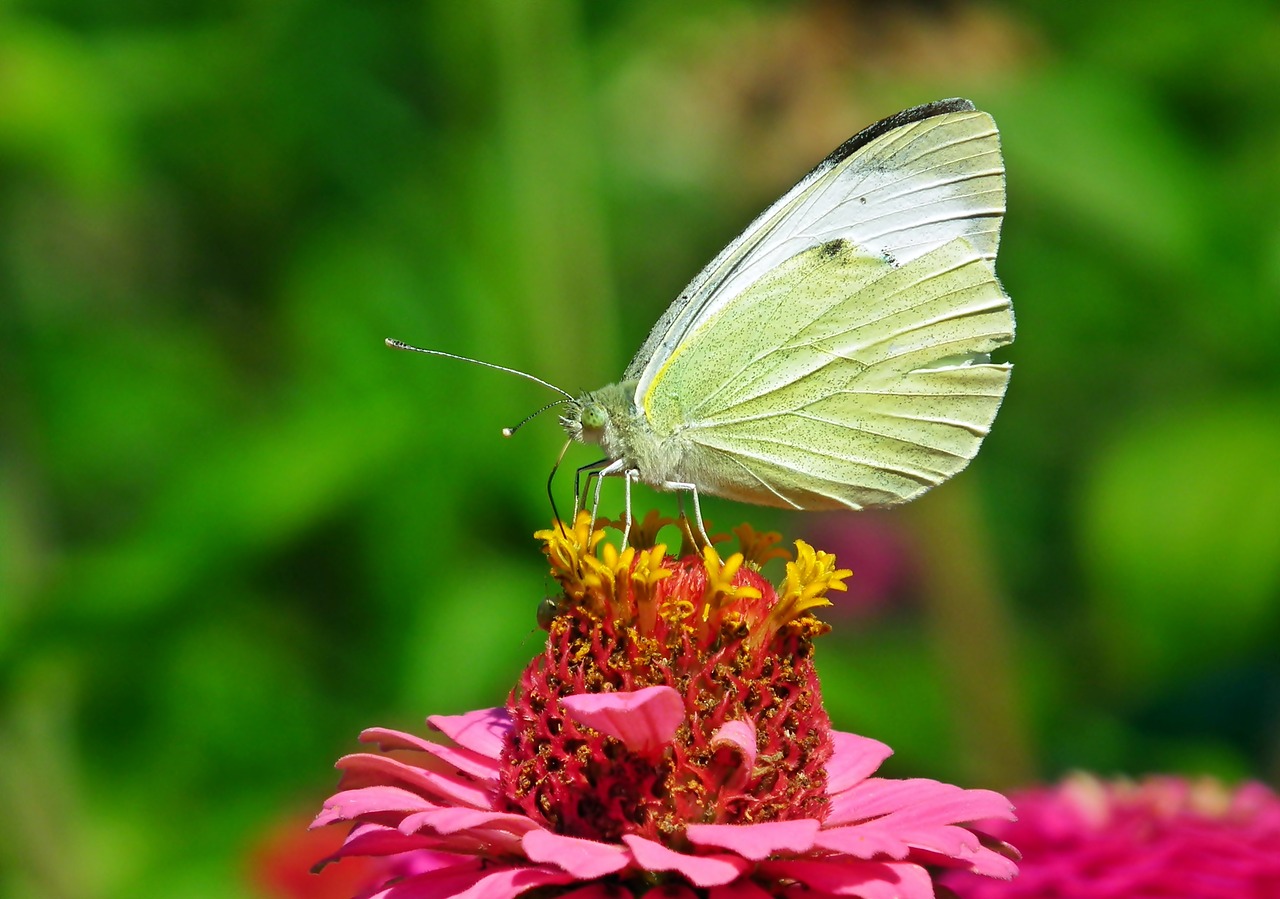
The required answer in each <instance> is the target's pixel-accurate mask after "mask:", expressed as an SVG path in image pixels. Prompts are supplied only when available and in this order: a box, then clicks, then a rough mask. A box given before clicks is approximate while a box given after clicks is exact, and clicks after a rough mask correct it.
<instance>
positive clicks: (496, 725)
mask: <svg viewBox="0 0 1280 899" xmlns="http://www.w3.org/2000/svg"><path fill="white" fill-rule="evenodd" d="M427 723H428V724H430V725H431V726H432V727H434V728H435V729H436V730H438V731H440V732H441V733H443V734H444V735H445V736H446V737H448V738H449V739H450V740H452V741H453V742H455V743H457V744H458V745H459V746H461V747H463V748H464V749H470V750H471V751H472V752H478V753H479V754H480V755H482V756H485V757H486V758H490V759H493V760H494V761H497V760H498V759H500V758H501V757H502V747H503V746H504V745H505V744H506V741H507V734H509V733H510V732H511V718H510V717H508V716H507V710H506V709H504V708H501V707H499V708H493V709H479V710H478V711H475V712H467V713H466V714H465V715H432V716H431V717H430V718H428V719H427Z"/></svg>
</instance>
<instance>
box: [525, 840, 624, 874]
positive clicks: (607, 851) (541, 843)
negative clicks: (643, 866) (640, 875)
mask: <svg viewBox="0 0 1280 899" xmlns="http://www.w3.org/2000/svg"><path fill="white" fill-rule="evenodd" d="M520 845H521V846H522V847H524V852H525V855H527V856H528V857H529V860H530V861H534V862H542V863H544V864H548V865H555V866H556V867H558V868H561V869H563V870H565V871H568V872H569V873H570V874H572V875H573V876H574V877H575V878H577V879H579V880H594V879H595V878H597V877H604V876H605V875H606V874H614V873H616V872H618V871H621V870H622V869H623V868H625V867H627V865H629V864H631V853H630V852H628V851H627V850H626V849H625V848H624V847H622V846H618V845H613V844H609V843H598V842H596V841H595V840H584V839H579V838H578V837H566V836H561V835H560V834H555V833H552V832H551V831H549V830H541V829H537V830H531V831H529V832H528V833H526V834H525V835H524V837H523V838H522V839H521V841H520Z"/></svg>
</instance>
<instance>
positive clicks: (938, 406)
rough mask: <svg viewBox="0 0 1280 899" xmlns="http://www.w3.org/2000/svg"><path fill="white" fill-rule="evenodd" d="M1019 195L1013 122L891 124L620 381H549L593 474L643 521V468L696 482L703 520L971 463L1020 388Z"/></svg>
mask: <svg viewBox="0 0 1280 899" xmlns="http://www.w3.org/2000/svg"><path fill="white" fill-rule="evenodd" d="M1004 208H1005V195H1004V164H1003V161H1002V159H1001V156H1000V143H999V134H998V132H997V130H996V126H995V122H994V121H993V120H992V118H991V116H989V115H988V114H986V113H984V112H980V111H978V110H976V109H975V108H974V106H973V104H972V103H970V102H969V101H967V100H943V101H940V102H937V103H931V104H928V105H926V106H917V107H915V108H913V109H908V110H906V111H904V112H900V113H898V114H897V115H894V116H891V117H890V118H887V119H884V120H883V121H880V122H877V123H876V124H874V125H872V126H870V127H869V128H867V129H865V130H864V131H862V132H860V133H859V134H857V135H855V136H854V137H852V138H850V139H849V140H848V141H846V142H845V143H844V144H842V145H841V146H840V147H838V148H837V149H836V150H835V152H833V153H832V154H831V155H830V156H828V157H827V158H826V159H824V160H823V161H822V162H821V163H819V164H818V166H817V167H816V168H815V169H814V170H813V171H811V172H810V173H809V174H808V175H806V176H805V177H804V178H803V179H801V181H800V183H799V184H797V185H796V186H795V187H793V188H792V189H791V190H790V191H788V192H787V193H786V194H785V195H784V196H783V197H782V198H781V199H780V200H778V201H777V202H776V203H774V204H773V205H772V206H770V207H769V208H768V209H767V210H765V212H764V213H763V214H762V215H760V216H759V217H758V218H757V219H756V220H755V221H754V222H752V223H751V225H750V226H748V227H747V229H746V231H744V232H743V233H742V234H741V235H739V236H738V237H737V238H736V239H735V240H734V241H733V242H731V243H730V244H729V245H728V246H727V247H725V248H724V250H722V251H721V253H720V255H718V256H717V257H716V258H715V259H713V260H712V261H711V263H710V264H709V265H708V266H707V267H706V268H705V269H703V270H702V271H701V272H700V273H699V274H698V276H697V277H696V278H694V279H693V281H692V282H691V283H690V284H689V286H688V287H687V288H685V290H684V291H683V292H682V293H681V294H680V296H679V297H678V298H677V299H676V301H675V302H674V303H672V304H671V307H670V308H669V309H667V311H666V313H665V314H664V315H663V316H662V318H661V319H659V321H658V323H657V325H655V326H654V328H653V331H652V332H651V333H650V334H649V337H648V339H647V340H646V341H645V342H644V345H643V346H642V347H641V348H640V351H639V352H638V353H636V355H635V358H633V359H632V360H631V364H630V365H628V366H627V369H626V371H625V372H624V374H623V377H622V380H621V381H620V382H618V383H616V384H610V385H608V386H606V387H603V388H601V389H599V390H595V391H591V392H589V393H584V394H582V395H581V396H579V397H574V396H572V395H571V394H569V393H566V392H565V391H563V390H560V389H559V388H556V387H554V386H553V385H550V384H547V385H546V386H548V387H552V389H555V390H560V393H562V394H563V395H564V397H565V399H563V400H561V401H559V402H560V403H564V404H565V405H566V406H567V409H566V411H565V414H564V415H563V416H562V417H561V419H560V422H561V424H562V425H563V426H564V428H565V430H566V431H567V432H568V434H569V435H570V437H571V438H572V439H573V440H579V441H582V442H586V443H597V444H599V445H600V446H601V447H602V448H603V450H604V454H605V458H604V459H602V460H601V461H600V462H599V463H597V464H596V465H595V466H589V468H594V469H595V471H596V473H598V474H599V475H601V476H606V475H615V476H622V477H624V478H625V479H626V486H627V510H626V517H627V521H628V522H629V521H630V487H631V483H632V482H633V481H640V482H642V483H645V484H649V485H651V486H653V487H656V488H659V489H665V490H683V491H688V492H690V493H691V494H692V496H693V501H694V507H695V514H696V517H697V521H698V523H699V526H700V527H701V521H702V515H701V509H700V508H699V503H698V495H699V493H709V494H715V495H718V496H725V497H729V498H731V499H736V500H741V501H744V502H752V503H759V504H762V505H769V506H781V507H784V508H790V509H831V508H850V509H862V508H867V507H874V506H886V505H893V504H895V503H900V502H905V501H907V500H909V499H912V498H913V497H915V496H918V495H919V494H921V493H923V492H924V491H925V490H928V489H929V488H930V487H933V486H935V485H937V484H940V483H942V482H943V481H945V480H946V479H947V478H949V477H951V476H952V475H954V474H956V473H957V472H959V471H960V470H961V469H963V468H964V467H965V465H967V464H968V462H969V460H970V459H972V458H973V456H974V454H975V453H977V451H978V447H979V445H980V444H981V443H982V438H983V437H985V436H986V434H987V431H988V429H989V428H990V426H991V422H992V420H993V419H994V418H995V415H996V411H997V410H998V409H999V407H1000V402H1001V400H1002V399H1003V397H1004V392H1005V388H1006V386H1007V385H1008V382H1009V372H1010V366H1009V365H1007V364H995V363H992V362H991V361H990V355H989V354H990V353H991V352H992V351H993V350H994V349H996V348H997V347H1001V346H1004V345H1006V344H1008V343H1010V342H1011V341H1012V340H1013V332H1014V324H1013V309H1012V307H1011V305H1010V302H1009V298H1008V296H1007V295H1006V294H1005V293H1004V291H1003V289H1002V288H1001V287H1000V283H999V281H997V280H996V276H995V269H994V260H995V255H996V248H997V245H998V243H999V236H1000V223H1001V219H1002V217H1003V214H1004ZM388 343H391V344H392V345H393V346H397V347H400V348H406V349H416V348H414V347H408V346H407V345H405V344H401V343H399V342H398V341H388ZM425 352H431V353H433V354H436V355H451V354H447V353H439V352H438V351H431V350H428V351H425ZM472 361H474V360H472ZM481 364H485V365H490V367H494V368H503V367H502V366H492V365H491V364H490V363H481ZM503 370H505V371H513V370H512V369H505V368H504V369H503ZM515 373H516V374H521V375H523V376H524V377H529V378H531V379H532V380H535V381H538V382H539V383H543V384H546V382H545V381H541V380H540V379H538V378H533V377H532V376H530V375H526V374H524V373H523V372H515ZM596 502H597V504H598V502H599V485H598V484H597V488H596ZM703 536H704V538H705V533H704V535H703Z"/></svg>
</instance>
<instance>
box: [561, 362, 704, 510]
mask: <svg viewBox="0 0 1280 899" xmlns="http://www.w3.org/2000/svg"><path fill="white" fill-rule="evenodd" d="M635 394H636V382H635V381H623V382H621V383H618V384H609V385H608V386H606V387H601V388H600V389H599V390H593V391H590V392H589V393H584V394H582V396H580V397H578V398H577V399H576V400H574V401H573V402H572V403H571V404H569V407H568V410H567V411H566V412H565V414H564V415H562V416H561V417H560V424H561V426H563V427H564V429H565V432H566V433H568V435H569V436H570V437H571V438H573V439H574V440H577V441H580V442H582V443H594V444H598V445H599V446H600V447H601V448H602V449H603V450H604V453H605V456H606V457H608V459H609V461H610V462H615V461H618V460H622V461H623V463H624V465H625V467H626V468H627V469H634V470H636V471H638V472H639V473H640V480H642V481H644V482H646V483H649V484H654V485H661V484H662V483H663V482H665V481H668V480H673V479H678V477H677V475H678V472H679V468H680V457H681V455H682V453H681V451H680V448H679V441H677V440H673V439H671V438H670V437H668V438H666V439H663V438H662V437H660V436H659V435H658V434H655V433H654V431H653V428H652V426H651V425H650V424H649V421H648V420H647V419H646V418H645V416H644V414H643V412H641V411H640V410H639V409H638V408H637V407H636V404H635Z"/></svg>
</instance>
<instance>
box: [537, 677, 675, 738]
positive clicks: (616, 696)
mask: <svg viewBox="0 0 1280 899" xmlns="http://www.w3.org/2000/svg"><path fill="white" fill-rule="evenodd" d="M560 704H561V705H562V706H563V707H564V709H565V711H567V712H568V713H569V714H570V715H571V716H572V717H573V719H574V720H575V721H577V722H578V723H579V724H585V725H586V726H587V727H592V728H595V729H596V730H598V731H600V733H602V734H606V735H608V736H610V737H614V738H616V739H618V740H621V741H622V742H623V743H624V744H625V745H626V747H627V748H628V749H630V750H631V751H632V752H636V753H645V752H652V751H653V750H655V749H658V748H660V747H662V746H665V745H666V744H667V743H669V742H671V739H672V737H674V736H675V735H676V729H677V728H679V727H680V725H681V724H682V723H683V722H684V718H685V709H684V699H683V698H682V697H681V696H680V694H679V693H677V692H676V691H675V690H673V689H672V688H671V687H663V686H658V687H644V688H642V689H639V690H632V691H627V692H616V693H577V694H574V695H573V696H565V697H564V698H562V699H561V700H560Z"/></svg>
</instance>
